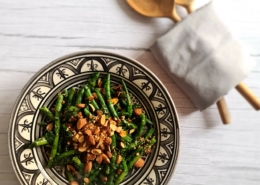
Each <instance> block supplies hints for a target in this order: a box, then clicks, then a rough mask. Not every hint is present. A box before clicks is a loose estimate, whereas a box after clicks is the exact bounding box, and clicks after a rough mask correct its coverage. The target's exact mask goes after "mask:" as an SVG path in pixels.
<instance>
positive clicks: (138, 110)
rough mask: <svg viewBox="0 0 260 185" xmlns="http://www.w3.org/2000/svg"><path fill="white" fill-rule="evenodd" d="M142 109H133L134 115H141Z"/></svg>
mask: <svg viewBox="0 0 260 185" xmlns="http://www.w3.org/2000/svg"><path fill="white" fill-rule="evenodd" d="M142 112H143V111H142V109H141V108H136V109H134V113H135V115H137V116H140V115H141V114H142Z"/></svg>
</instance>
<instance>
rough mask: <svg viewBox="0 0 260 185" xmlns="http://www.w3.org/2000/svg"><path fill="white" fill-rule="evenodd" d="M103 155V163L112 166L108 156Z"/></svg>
mask: <svg viewBox="0 0 260 185" xmlns="http://www.w3.org/2000/svg"><path fill="white" fill-rule="evenodd" d="M101 155H102V158H103V162H104V163H106V164H110V160H109V158H108V156H107V155H106V154H104V153H103V154H101Z"/></svg>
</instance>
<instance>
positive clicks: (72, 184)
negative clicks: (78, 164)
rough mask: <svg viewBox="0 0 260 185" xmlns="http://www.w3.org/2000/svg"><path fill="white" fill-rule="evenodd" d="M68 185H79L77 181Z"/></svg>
mask: <svg viewBox="0 0 260 185" xmlns="http://www.w3.org/2000/svg"><path fill="white" fill-rule="evenodd" d="M70 185H79V183H78V182H77V181H71V182H70Z"/></svg>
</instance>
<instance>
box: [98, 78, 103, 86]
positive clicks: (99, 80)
mask: <svg viewBox="0 0 260 185" xmlns="http://www.w3.org/2000/svg"><path fill="white" fill-rule="evenodd" d="M97 85H98V87H101V86H102V80H101V78H99V79H98V82H97Z"/></svg>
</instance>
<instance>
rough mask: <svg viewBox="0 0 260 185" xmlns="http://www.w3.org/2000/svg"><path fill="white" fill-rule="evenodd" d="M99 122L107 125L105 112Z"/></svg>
mask: <svg viewBox="0 0 260 185" xmlns="http://www.w3.org/2000/svg"><path fill="white" fill-rule="evenodd" d="M99 123H100V124H101V125H103V126H105V123H106V115H105V114H103V115H101V116H100V120H99Z"/></svg>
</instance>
